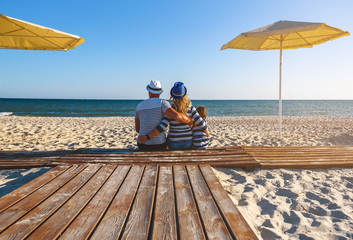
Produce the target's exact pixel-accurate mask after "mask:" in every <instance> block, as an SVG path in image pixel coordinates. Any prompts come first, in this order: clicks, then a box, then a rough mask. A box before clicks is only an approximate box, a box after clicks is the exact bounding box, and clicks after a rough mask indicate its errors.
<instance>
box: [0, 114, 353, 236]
mask: <svg viewBox="0 0 353 240" xmlns="http://www.w3.org/2000/svg"><path fill="white" fill-rule="evenodd" d="M207 123H208V125H209V130H210V134H211V144H210V146H211V147H218V146H232V145H243V146H279V145H282V146H325V145H353V116H315V117H312V116H305V117H303V116H301V117H292V116H291V117H288V116H286V117H284V121H283V139H282V141H279V139H278V117H276V116H258V117H209V118H208V119H207ZM136 138H137V134H136V133H135V130H134V118H132V117H106V118H56V117H17V116H4V117H0V143H1V144H0V150H2V151H4V150H8V151H55V150H74V149H79V148H114V149H136ZM48 170H49V168H38V169H30V170H23V169H20V170H2V171H0V196H3V195H5V194H7V193H9V192H11V191H12V190H14V189H16V188H17V187H19V186H21V185H23V184H24V183H26V182H27V181H30V180H31V179H33V178H35V177H36V176H39V175H40V174H43V173H44V172H46V171H48ZM214 171H215V173H216V175H217V177H218V178H219V180H220V181H221V183H222V185H223V186H224V188H225V189H226V190H227V192H228V193H229V196H230V197H231V198H232V200H233V201H234V203H235V204H236V205H237V206H238V208H239V210H240V211H241V212H242V214H243V215H244V217H245V219H246V220H247V221H248V222H249V224H250V225H251V227H252V228H253V229H254V231H255V232H256V234H257V235H258V236H259V238H260V239H261V238H263V239H353V169H349V168H348V169H325V170H311V169H304V170H290V169H276V170H259V169H258V170H255V171H253V172H244V171H243V170H240V169H220V168H218V169H214ZM26 176H27V177H26Z"/></svg>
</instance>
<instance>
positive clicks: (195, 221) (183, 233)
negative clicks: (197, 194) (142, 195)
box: [173, 166, 206, 239]
mask: <svg viewBox="0 0 353 240" xmlns="http://www.w3.org/2000/svg"><path fill="white" fill-rule="evenodd" d="M173 174H174V184H175V199H176V210H177V222H178V226H179V228H178V236H179V238H180V239H206V237H205V235H204V231H203V226H202V224H201V221H200V217H199V214H198V211H197V206H196V203H195V200H194V196H193V194H192V191H191V188H190V184H189V180H188V177H187V173H186V169H185V166H184V167H183V166H173Z"/></svg>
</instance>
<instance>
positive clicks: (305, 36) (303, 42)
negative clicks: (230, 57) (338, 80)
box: [221, 21, 349, 139]
mask: <svg viewBox="0 0 353 240" xmlns="http://www.w3.org/2000/svg"><path fill="white" fill-rule="evenodd" d="M348 35H349V32H347V31H342V30H341V29H338V28H334V27H331V26H328V25H326V24H325V23H311V22H296V21H278V22H275V23H273V24H270V25H267V26H264V27H261V28H258V29H255V30H252V31H249V32H245V33H242V34H240V35H239V36H237V37H236V38H234V39H233V40H231V41H230V42H228V43H227V44H225V45H223V46H222V48H221V50H224V49H228V48H235V49H246V50H257V51H261V50H280V64H279V138H280V139H281V137H282V50H283V49H297V48H311V47H313V46H314V45H317V44H321V43H324V42H327V41H329V40H334V39H336V38H340V37H343V36H348Z"/></svg>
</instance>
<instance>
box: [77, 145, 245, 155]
mask: <svg viewBox="0 0 353 240" xmlns="http://www.w3.org/2000/svg"><path fill="white" fill-rule="evenodd" d="M237 150H242V148H241V147H240V146H225V147H211V148H208V149H206V150H181V151H177V150H165V151H139V150H136V151H129V150H117V149H99V148H81V149H78V150H75V151H74V152H73V153H72V154H141V155H146V154H156V153H157V154H158V153H159V152H160V153H164V152H167V153H176V154H178V153H184V152H192V153H193V152H210V151H237Z"/></svg>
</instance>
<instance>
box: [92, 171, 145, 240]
mask: <svg viewBox="0 0 353 240" xmlns="http://www.w3.org/2000/svg"><path fill="white" fill-rule="evenodd" d="M143 172H144V167H142V166H132V168H131V170H130V172H129V173H128V175H127V177H126V179H125V180H124V183H123V184H122V186H121V188H120V189H119V191H118V193H117V195H116V196H115V198H114V200H113V201H112V203H111V205H110V207H109V208H108V210H107V212H106V213H105V215H104V217H103V218H102V220H101V222H100V223H99V225H98V226H97V229H96V230H95V231H94V232H93V234H92V237H91V239H118V237H119V235H120V233H121V230H122V228H123V225H124V223H125V219H126V217H127V215H128V213H129V211H130V208H131V206H132V203H133V201H134V199H135V195H136V192H137V190H138V187H139V185H140V182H141V179H142V176H143Z"/></svg>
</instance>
